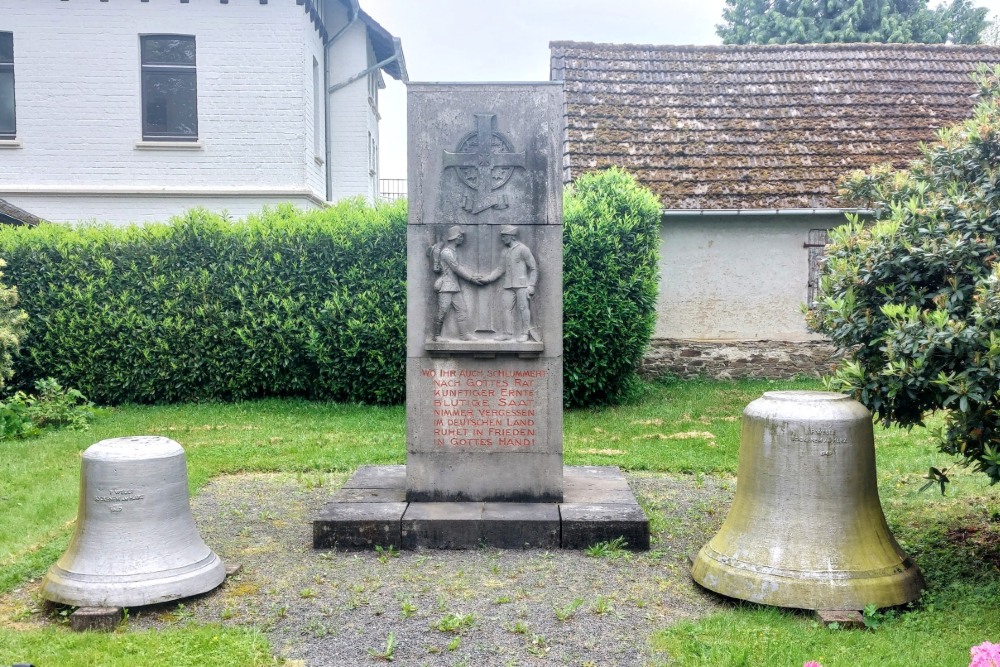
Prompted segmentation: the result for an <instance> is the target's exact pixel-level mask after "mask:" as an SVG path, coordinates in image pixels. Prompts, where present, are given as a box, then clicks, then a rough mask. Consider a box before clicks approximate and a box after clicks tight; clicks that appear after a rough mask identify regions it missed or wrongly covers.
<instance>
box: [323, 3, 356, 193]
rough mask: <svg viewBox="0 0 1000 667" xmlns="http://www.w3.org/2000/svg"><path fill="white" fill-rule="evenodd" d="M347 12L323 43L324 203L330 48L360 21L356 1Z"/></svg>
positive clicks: (329, 180) (329, 172) (329, 169)
mask: <svg viewBox="0 0 1000 667" xmlns="http://www.w3.org/2000/svg"><path fill="white" fill-rule="evenodd" d="M347 12H348V14H347V16H348V21H347V25H345V26H344V27H343V28H341V29H340V30H338V31H337V32H336V34H334V35H333V36H332V37H330V39H328V40H326V41H325V42H324V43H323V90H325V91H326V94H324V95H323V157H324V158H325V162H324V165H323V166H324V167H325V172H326V178H325V179H324V180H325V181H326V201H330V197H332V196H333V164H332V162H331V160H332V159H333V144H332V142H331V141H330V92H331V91H330V47H331V46H333V43H334V42H336V41H337V40H338V39H340V38H341V36H343V34H344V33H345V32H347V31H348V30H349V29H350V28H351V26H353V25H354V24H355V23H357V22H358V20H360V18H361V7H360V6H359V5H358V3H357V1H356V0H354V1H352V2H351V3H350V7H349V8H348V10H347Z"/></svg>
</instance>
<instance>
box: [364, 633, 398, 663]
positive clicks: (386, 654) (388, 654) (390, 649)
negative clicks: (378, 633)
mask: <svg viewBox="0 0 1000 667" xmlns="http://www.w3.org/2000/svg"><path fill="white" fill-rule="evenodd" d="M395 653H396V635H395V633H392V632H390V633H389V636H388V637H386V638H385V646H383V647H382V650H381V651H378V650H376V649H373V648H370V649H368V655H370V656H371V657H373V658H375V659H376V660H385V661H386V662H392V661H393V659H394V658H395Z"/></svg>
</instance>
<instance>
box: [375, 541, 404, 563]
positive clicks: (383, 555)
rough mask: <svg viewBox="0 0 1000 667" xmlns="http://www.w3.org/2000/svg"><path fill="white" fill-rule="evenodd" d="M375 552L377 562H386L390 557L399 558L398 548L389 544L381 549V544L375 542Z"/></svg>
mask: <svg viewBox="0 0 1000 667" xmlns="http://www.w3.org/2000/svg"><path fill="white" fill-rule="evenodd" d="M375 553H377V554H378V562H380V563H388V562H389V559H390V558H399V549H397V548H396V547H394V546H392V545H391V544H390V545H389V548H388V549H383V548H382V545H380V544H376V545H375Z"/></svg>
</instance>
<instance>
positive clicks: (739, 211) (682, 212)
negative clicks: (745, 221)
mask: <svg viewBox="0 0 1000 667" xmlns="http://www.w3.org/2000/svg"><path fill="white" fill-rule="evenodd" d="M848 213H853V214H858V215H871V214H872V213H873V211H872V209H870V208H663V209H660V215H661V216H663V217H664V218H666V217H675V216H686V217H698V216H705V217H709V216H711V217H736V216H743V217H746V216H756V215H771V216H774V215H781V216H787V215H846V214H848Z"/></svg>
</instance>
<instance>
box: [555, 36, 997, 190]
mask: <svg viewBox="0 0 1000 667" xmlns="http://www.w3.org/2000/svg"><path fill="white" fill-rule="evenodd" d="M550 48H551V55H552V77H551V78H552V80H554V81H558V80H560V79H562V80H564V81H565V87H566V115H567V118H566V124H567V143H566V153H567V155H566V159H567V166H568V167H569V170H570V175H571V176H573V177H575V176H576V175H578V174H580V173H582V172H584V171H588V170H591V169H595V168H601V167H607V166H610V165H620V166H622V167H624V168H626V169H628V170H629V171H631V172H632V173H634V174H635V175H636V176H637V177H638V178H639V180H640V181H641V182H642V183H643V184H645V185H646V186H648V187H649V188H651V189H652V190H653V191H654V192H656V194H657V195H658V196H659V197H660V199H661V202H662V205H663V207H664V208H668V209H745V208H828V207H836V206H838V205H840V204H839V203H838V201H837V200H836V197H835V195H836V181H837V179H838V178H839V177H840V176H842V175H843V174H845V173H846V172H848V171H850V170H852V169H858V168H866V167H868V166H870V165H872V164H875V163H878V162H886V161H889V162H892V163H893V164H895V165H896V166H905V165H906V163H907V162H908V161H909V160H912V159H914V158H916V157H917V155H918V149H917V146H918V143H919V142H920V141H929V140H932V139H933V138H934V130H935V129H936V128H939V127H942V126H945V125H949V124H952V123H954V122H956V121H959V120H961V119H964V118H966V117H968V116H969V115H970V112H971V111H972V107H973V105H974V99H973V96H974V95H975V93H976V86H975V85H974V84H973V83H972V80H971V79H970V77H969V74H970V73H971V72H972V71H973V70H974V69H975V66H976V63H978V62H989V63H998V62H1000V47H992V46H944V45H925V44H903V45H900V44H814V45H768V46H759V45H755V46H641V45H631V44H589V43H578V42H553V43H552V44H550Z"/></svg>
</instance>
